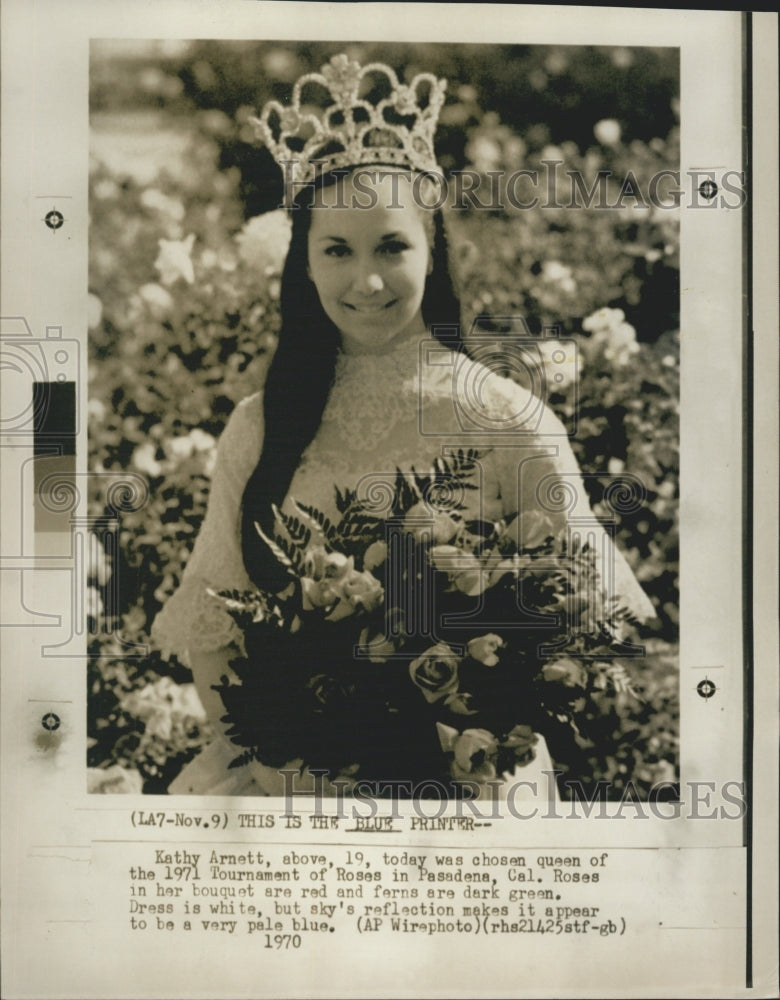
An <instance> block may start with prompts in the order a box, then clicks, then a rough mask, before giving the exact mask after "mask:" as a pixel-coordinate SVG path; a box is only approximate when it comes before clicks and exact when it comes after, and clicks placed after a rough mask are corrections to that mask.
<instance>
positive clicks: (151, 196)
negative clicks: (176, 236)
mask: <svg viewBox="0 0 780 1000" xmlns="http://www.w3.org/2000/svg"><path fill="white" fill-rule="evenodd" d="M141 204H142V205H143V206H144V208H150V209H152V210H153V211H155V212H161V213H162V214H163V215H169V216H170V217H171V218H172V219H175V220H176V221H177V222H181V220H182V219H183V218H184V205H182V203H181V202H180V201H179V200H178V199H177V198H171V197H169V196H168V195H167V194H163V193H162V191H159V190H158V189H157V188H146V190H145V191H144V193H143V194H142V195H141Z"/></svg>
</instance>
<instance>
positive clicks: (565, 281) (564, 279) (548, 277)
mask: <svg viewBox="0 0 780 1000" xmlns="http://www.w3.org/2000/svg"><path fill="white" fill-rule="evenodd" d="M542 280H544V281H550V282H553V283H554V284H556V285H558V287H559V288H560V289H561V291H562V292H567V293H568V294H569V295H573V294H574V293H575V292H576V291H577V285H576V283H575V281H574V278H573V277H572V273H571V268H570V267H567V266H566V265H565V264H561V262H560V261H557V260H546V261H545V262H544V263H543V264H542Z"/></svg>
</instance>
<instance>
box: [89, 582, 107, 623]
mask: <svg viewBox="0 0 780 1000" xmlns="http://www.w3.org/2000/svg"><path fill="white" fill-rule="evenodd" d="M86 598H87V601H86V604H87V617H89V618H92V619H93V621H96V622H97V621H100V619H101V618H102V617H103V598H102V597H101V596H100V593H99V592H98V591H97V590H96V589H95V588H94V587H87V594H86Z"/></svg>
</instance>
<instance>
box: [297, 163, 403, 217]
mask: <svg viewBox="0 0 780 1000" xmlns="http://www.w3.org/2000/svg"><path fill="white" fill-rule="evenodd" d="M419 189H420V181H419V178H418V176H417V175H416V174H409V173H408V172H406V171H399V170H392V169H390V168H384V167H379V168H377V167H372V168H367V167H361V168H359V169H358V170H355V171H353V172H352V173H350V174H348V175H347V176H346V177H339V178H338V180H337V181H336V182H335V183H334V184H329V185H327V186H326V187H323V188H320V189H319V190H318V191H317V192H316V195H315V198H314V208H315V209H316V208H322V209H327V210H329V211H332V212H333V213H334V214H335V213H338V214H341V213H348V212H351V211H352V210H355V211H357V212H364V213H365V212H369V211H371V210H372V209H380V210H387V211H391V212H395V213H396V214H397V215H402V214H406V212H407V211H408V210H411V211H412V212H415V213H417V212H419V206H420V204H421V195H420V190H419Z"/></svg>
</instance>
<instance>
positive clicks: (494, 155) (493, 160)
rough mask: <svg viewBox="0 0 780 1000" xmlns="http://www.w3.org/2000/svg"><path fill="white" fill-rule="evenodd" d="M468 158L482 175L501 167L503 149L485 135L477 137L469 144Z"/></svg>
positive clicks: (467, 147)
mask: <svg viewBox="0 0 780 1000" xmlns="http://www.w3.org/2000/svg"><path fill="white" fill-rule="evenodd" d="M466 156H467V157H468V158H469V160H470V161H471V163H472V164H473V165H474V167H475V169H476V170H479V171H480V172H481V173H487V171H488V170H497V169H498V168H499V167H500V166H501V147H500V146H499V145H498V143H497V142H494V141H493V140H492V139H488V138H487V136H484V135H477V136H475V137H474V138H473V139H472V140H471V142H469V143H468V144H467V146H466Z"/></svg>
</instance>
